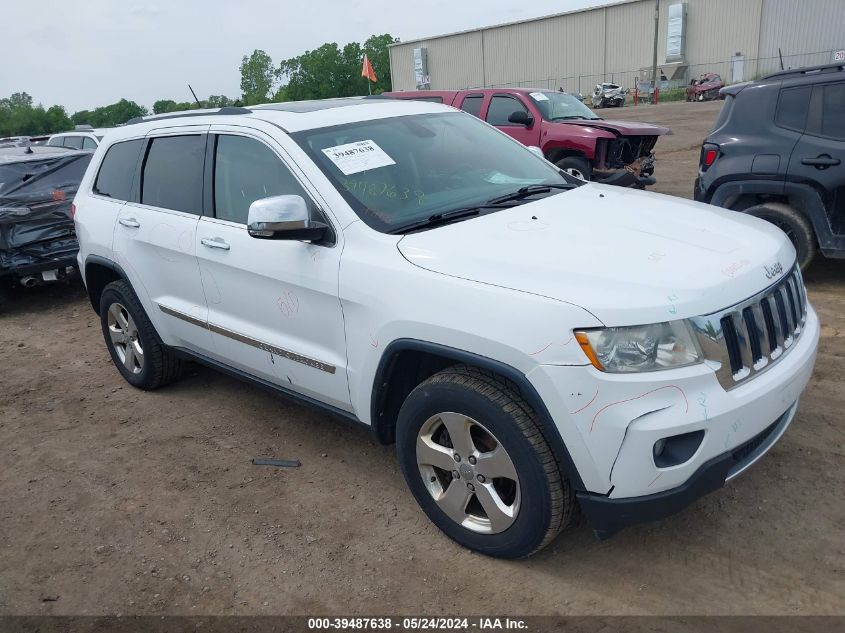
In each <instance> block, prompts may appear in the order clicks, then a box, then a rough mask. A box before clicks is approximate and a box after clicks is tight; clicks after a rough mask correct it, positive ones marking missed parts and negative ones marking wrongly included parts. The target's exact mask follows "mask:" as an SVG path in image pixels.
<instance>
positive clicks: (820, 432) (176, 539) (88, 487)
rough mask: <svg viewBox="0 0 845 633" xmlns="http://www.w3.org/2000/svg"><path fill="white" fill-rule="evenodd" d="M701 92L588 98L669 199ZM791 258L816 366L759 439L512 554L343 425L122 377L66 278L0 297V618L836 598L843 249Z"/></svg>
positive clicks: (844, 362) (193, 385)
mask: <svg viewBox="0 0 845 633" xmlns="http://www.w3.org/2000/svg"><path fill="white" fill-rule="evenodd" d="M718 107H719V104H718V103H710V104H687V103H674V104H665V105H661V106H645V107H639V108H636V109H635V108H626V109H625V110H624V111H622V112H616V111H605V112H602V113H603V114H607V115H608V116H610V115H611V114H612V115H613V116H614V117H616V116H617V115H622V116H620V117H619V118H623V117H624V118H630V119H634V118H636V119H641V120H652V121H656V122H660V123H663V124H666V125H669V126H670V127H672V128H673V129H674V131H675V135H674V136H671V137H666V138H663V139H661V140H660V142H659V143H658V146H657V152H658V163H657V171H656V176H657V178H658V181H659V182H658V185H657V186H656V187H655V190H657V191H662V192H665V193H671V194H676V195H683V196H687V197H689V196H690V195H691V191H692V183H693V178H694V174H695V170H696V164H697V160H698V151H699V147H700V142H701V140H702V138H703V137H704V135H705V134H706V132H707V130H708V129H709V126H710V125H711V122H712V120H713V119H714V117H715V115H716V112H717V111H718ZM806 277H807V285H808V291H809V296H810V299H811V301H812V303H813V304H814V305H815V307H816V310H817V311H818V312H819V315H820V317H821V321H822V323H823V329H822V341H821V346H820V350H819V357H818V362H817V365H816V370H815V374H814V376H813V379H812V381H811V382H810V385H809V387H808V388H807V390H806V392H805V394H804V397H803V399H802V401H801V405H800V408H799V411H798V415H797V417H796V419H795V421H794V422H793V424H792V427H791V428H790V429H789V431H788V432H787V433H786V435H785V437H784V438H783V439H782V441H781V442H780V443H779V444H777V445H776V446H775V447H774V448H773V449H772V451H771V452H770V454H769V455H768V456H767V457H766V458H765V459H763V460H761V462H759V463H758V464H757V465H756V466H755V467H754V468H752V469H750V471H749V472H748V473H746V474H744V475H743V476H742V477H740V478H738V479H737V480H736V481H734V482H732V483H731V484H729V485H728V486H726V487H725V488H724V489H722V490H720V491H718V492H716V493H714V494H712V495H710V496H709V497H707V498H705V499H702V500H700V501H699V502H697V503H695V504H694V505H693V506H691V507H690V508H688V509H687V510H685V511H684V512H682V513H680V514H678V515H676V516H674V517H672V518H669V519H666V520H664V521H661V522H659V523H655V524H649V525H641V526H636V527H632V528H629V529H627V530H625V531H623V532H622V533H620V534H619V535H618V536H616V537H615V538H613V539H611V540H608V541H604V542H598V541H596V540H595V539H594V538H593V535H592V533H591V532H590V531H589V529H587V528H586V527H579V528H576V529H574V530H572V531H570V532H568V533H566V534H564V535H562V536H561V537H560V538H559V539H558V540H557V541H555V542H554V543H553V544H552V545H551V546H550V547H549V548H548V549H547V550H545V551H544V552H542V553H540V554H539V555H537V556H535V557H534V558H531V559H529V560H525V561H515V562H503V561H498V560H492V559H488V558H485V557H482V556H480V555H477V554H473V553H471V552H469V551H467V550H465V549H462V548H461V547H459V546H457V545H455V544H453V543H452V542H451V541H450V540H448V539H447V538H446V537H444V536H443V535H442V534H440V533H439V532H438V530H437V529H435V528H434V526H433V525H432V524H430V523H429V521H428V520H427V519H426V518H425V516H424V515H423V514H422V512H421V511H420V510H419V509H418V508H417V506H416V504H415V503H414V501H413V499H412V497H411V495H410V494H409V493H408V492H407V490H406V489H405V484H404V482H403V480H402V477H401V474H400V471H399V467H398V464H397V461H396V457H395V455H394V451H393V448H392V447H383V446H379V445H377V444H375V443H374V441H372V440H371V438H370V437H369V435H368V433H367V432H366V431H365V430H364V429H361V428H354V427H350V426H347V425H344V424H343V423H341V422H338V421H337V420H335V419H333V418H331V417H329V416H327V415H324V414H322V413H318V412H315V411H312V410H309V409H305V408H302V407H300V406H298V405H295V404H291V403H289V402H287V401H285V400H282V399H279V398H277V397H275V396H273V395H270V394H268V393H266V392H264V391H261V390H258V389H256V388H253V387H251V386H247V385H245V384H242V383H240V382H237V381H235V380H233V379H230V378H227V377H225V376H223V375H220V374H218V373H215V372H214V371H211V370H207V369H204V368H195V369H193V370H192V371H191V372H190V373H189V375H188V376H187V377H186V378H185V379H184V380H182V381H181V382H179V383H177V384H175V385H173V386H171V387H169V388H166V389H162V390H160V391H157V392H154V393H145V392H141V391H137V390H135V389H133V388H131V387H129V386H128V385H127V384H126V383H125V382H124V381H123V380H122V379H121V377H120V375H119V374H118V373H117V371H116V370H115V369H114V368H113V366H112V363H111V361H110V359H109V356H108V354H107V352H106V348H105V346H104V344H103V341H102V337H101V333H100V329H99V325H98V320H97V317H96V316H95V314H94V312H93V311H92V310H91V307H90V305H89V304H88V303H87V300H86V298H85V296H84V292H83V289H82V288H81V285H79V284H78V283H77V284H74V285H70V286H52V287H44V288H36V289H31V290H27V291H21V292H20V293H18V294H17V296H16V297H15V299H14V300H13V302H12V304H11V305H10V306H8V307H7V308H6V309H5V310H4V311H3V312H2V313H0V368H1V369H0V371H2V373H1V374H0V375H1V376H2V379H0V386H1V387H2V388H0V463H2V465H3V466H2V473H3V475H2V477H1V478H0V615H4V614H5V615H8V614H73V615H81V614H190V615H208V614H350V613H358V614H385V613H417V614H419V613H426V614H429V615H433V614H443V615H456V614H490V613H510V614H522V615H526V614H556V615H564V614H845V538H843V526H845V495H843V492H842V491H843V490H845V468H843V467H844V466H845V449H843V428H845V427H843V421H842V411H843V408H845V388H843V383H842V380H841V376H842V375H843V373H845V262H835V261H823V260H822V261H820V262H818V263H817V264H816V265H815V266H814V267H813V269H812V270H811V271H809V273H808V274H807V276H806ZM258 456H265V457H266V456H275V457H285V458H295V459H299V460H301V461H302V467H301V468H298V469H274V468H267V467H258V466H254V465H252V464H251V462H250V460H251V458H253V457H258Z"/></svg>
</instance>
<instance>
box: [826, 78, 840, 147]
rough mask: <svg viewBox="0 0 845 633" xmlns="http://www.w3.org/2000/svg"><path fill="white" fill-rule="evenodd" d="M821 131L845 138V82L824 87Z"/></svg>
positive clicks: (829, 135)
mask: <svg viewBox="0 0 845 633" xmlns="http://www.w3.org/2000/svg"><path fill="white" fill-rule="evenodd" d="M821 133H822V136H827V137H830V138H836V139H845V83H839V84H832V85H829V86H825V87H824V88H823V93H822V130H821Z"/></svg>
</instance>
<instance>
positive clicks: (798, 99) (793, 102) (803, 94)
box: [775, 86, 811, 132]
mask: <svg viewBox="0 0 845 633" xmlns="http://www.w3.org/2000/svg"><path fill="white" fill-rule="evenodd" d="M810 90H811V88H810V87H809V86H804V87H803V88H790V89H789V90H781V92H780V98H779V99H778V110H777V114H776V115H775V121H776V122H777V124H778V125H779V126H780V127H786V128H789V129H792V130H798V131H799V132H803V131H804V126H805V125H806V123H807V111H808V110H809V109H810Z"/></svg>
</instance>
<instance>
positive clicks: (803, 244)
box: [743, 202, 818, 270]
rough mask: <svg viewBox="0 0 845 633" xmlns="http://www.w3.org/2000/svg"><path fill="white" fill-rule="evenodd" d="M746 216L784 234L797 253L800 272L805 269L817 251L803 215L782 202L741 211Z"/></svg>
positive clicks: (814, 240) (807, 222) (812, 235)
mask: <svg viewBox="0 0 845 633" xmlns="http://www.w3.org/2000/svg"><path fill="white" fill-rule="evenodd" d="M743 212H744V213H747V214H748V215H753V216H754V217H757V218H760V219H762V220H766V221H767V222H771V223H772V224H774V225H775V226H776V227H778V228H779V229H780V230H781V231H783V232H784V233H786V236H787V237H788V238H789V241H790V242H792V245H793V246H794V247H795V250H796V251H797V253H798V264H799V265H800V266H801V270H804V269H806V268H807V267H808V266H809V265H810V262H812V261H813V258H814V257H815V256H816V252H817V250H818V248H817V246H816V235H815V233H814V232H813V226H812V225H811V224H810V221H809V220H808V219H807V218H806V217H805V216H804V214H803V213H801V212H800V211H798V210H797V209H794V208H792V207H790V206H789V205H788V204H783V203H782V202H767V203H765V204H759V205H756V206H753V207H749V208H748V209H745V210H744V211H743Z"/></svg>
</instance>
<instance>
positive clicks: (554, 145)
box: [384, 88, 672, 188]
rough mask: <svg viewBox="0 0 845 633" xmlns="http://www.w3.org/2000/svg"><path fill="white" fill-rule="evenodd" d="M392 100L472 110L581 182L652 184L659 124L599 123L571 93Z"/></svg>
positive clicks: (402, 95)
mask: <svg viewBox="0 0 845 633" xmlns="http://www.w3.org/2000/svg"><path fill="white" fill-rule="evenodd" d="M384 96H387V97H393V98H395V99H416V100H424V101H436V102H437V103H444V104H446V105H450V106H453V107H455V108H460V109H461V110H464V111H466V112H469V113H470V114H473V115H475V116H477V117H479V118H480V119H483V120H484V121H487V122H488V123H489V124H490V125H494V126H495V127H497V128H498V129H500V130H501V131H502V132H505V133H506V134H508V135H510V136H512V137H513V138H515V139H516V140H518V141H519V142H521V143H523V144H524V145H528V146H535V147H539V148H540V149H541V150H542V151H543V155H544V156H545V157H546V158H547V159H548V160H550V161H551V162H553V163H555V164H556V165H558V166H559V167H560V168H561V169H563V170H564V171H566V172H568V173H570V174H572V175H573V176H577V177H578V178H582V179H584V180H595V181H597V182H603V183H606V184H613V185H620V186H623V187H627V186H635V187H640V188H642V187H645V186H647V185H652V184H654V182H655V180H654V176H653V173H654V151H653V150H654V146H655V144H656V143H657V137H658V136H662V135H663V134H671V133H672V131H671V130H669V129H668V128H665V127H660V126H658V125H652V124H650V123H636V122H631V121H605V120H604V119H602V118H600V117H598V116H596V114H595V113H594V112H593V111H592V110H590V109H589V108H588V107H587V106H585V105H584V104H583V103H582V102H581V101H579V100H578V99H576V98H575V97H574V96H572V95H571V94H568V93H566V92H560V91H555V90H531V89H527V88H501V89H499V88H497V89H484V90H425V91H408V92H386V93H384Z"/></svg>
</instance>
